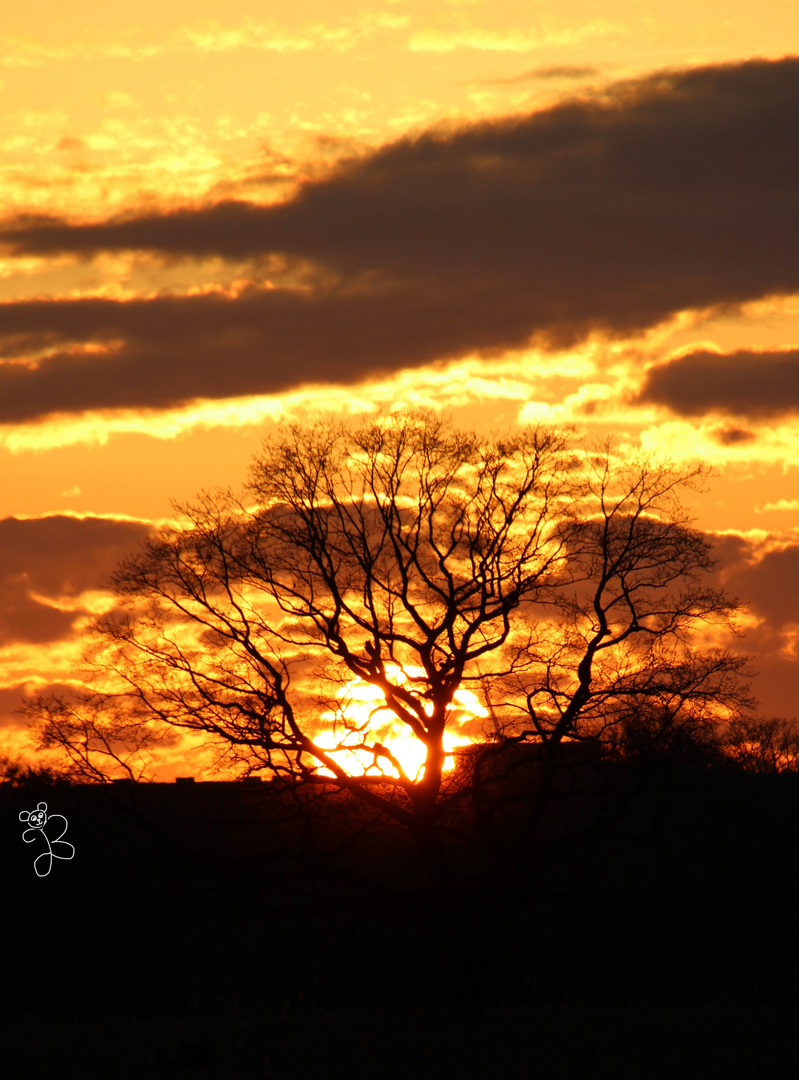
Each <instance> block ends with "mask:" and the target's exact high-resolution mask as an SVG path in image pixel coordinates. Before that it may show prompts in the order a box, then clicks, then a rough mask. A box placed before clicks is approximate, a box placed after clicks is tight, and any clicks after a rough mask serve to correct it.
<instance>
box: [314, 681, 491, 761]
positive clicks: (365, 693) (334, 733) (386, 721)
mask: <svg viewBox="0 0 799 1080" xmlns="http://www.w3.org/2000/svg"><path fill="white" fill-rule="evenodd" d="M386 673H387V674H388V676H389V677H390V678H391V679H392V681H394V682H397V683H403V682H404V683H406V684H409V683H410V681H411V680H412V678H413V677H414V676H417V677H418V676H422V675H424V670H423V669H422V668H413V667H410V668H408V669H406V670H405V672H404V678H403V677H402V676H403V672H402V671H401V670H400V669H399V667H397V666H396V665H394V664H387V665H386ZM336 697H337V699H338V707H337V709H335V710H332V709H331V710H328V711H326V712H323V713H321V719H322V720H324V721H325V722H326V725H325V727H323V728H321V729H320V731H319V733H318V734H317V736H316V738H315V740H314V741H315V742H316V743H317V744H318V745H319V746H321V747H322V748H323V749H325V750H327V751H329V752H330V756H331V757H332V758H333V759H334V760H335V761H336V762H337V763H338V764H339V765H341V766H342V768H344V769H345V770H346V771H347V772H348V773H350V774H351V775H353V776H359V775H367V774H380V773H383V774H385V775H388V776H394V777H397V776H399V773H398V771H397V769H396V768H395V767H393V766H392V765H391V764H390V763H389V762H387V761H385V759H381V758H380V757H379V756H378V755H377V754H375V753H374V752H373V751H370V750H369V749H367V748H366V746H364V745H363V744H364V743H368V744H370V745H373V746H374V745H376V744H381V745H382V746H385V747H386V748H387V749H388V750H389V751H390V752H391V754H392V755H393V756H394V757H395V758H396V759H397V761H398V762H399V763H400V765H401V766H402V768H403V770H404V771H405V774H406V775H407V776H408V777H409V778H410V779H411V780H417V779H418V778H419V777H420V776H421V774H422V772H423V771H424V761H425V753H426V750H425V746H424V744H423V743H422V742H421V741H420V740H419V739H417V738H416V736H415V735H413V734H412V733H411V732H410V731H409V730H408V728H407V727H406V726H405V725H404V724H403V723H402V721H400V720H398V719H397V718H396V717H394V716H393V714H392V711H391V708H390V707H389V706H388V705H386V699H385V697H384V696H383V694H382V692H381V690H380V689H379V687H377V686H371V685H370V684H369V683H365V682H363V681H362V680H360V679H353V680H351V681H350V682H349V683H347V684H346V685H345V686H343V687H342V688H341V689H340V690H339V691H338V693H337V695H336ZM427 711H428V713H429V711H430V709H429V707H428V710H427ZM450 717H451V719H450V725H451V726H448V728H447V730H446V731H445V732H444V749H445V750H446V751H447V756H446V758H445V759H444V770H445V771H447V770H449V769H452V768H453V767H454V765H455V758H454V756H453V753H452V752H453V751H455V750H457V749H458V748H459V747H462V746H468V745H469V744H470V743H472V742H474V741H475V740H479V739H480V737H481V735H482V736H483V737H484V732H483V731H482V726H481V721H483V720H485V719H486V718H487V717H488V710H487V709H486V708H485V707H484V706H483V705H481V704H480V701H479V699H478V697H477V695H476V694H475V693H473V692H472V691H471V690H468V689H466V688H463V687H462V688H460V689H458V690H457V691H456V692H455V695H454V698H453V703H452V707H451V709H450ZM467 731H468V732H469V734H467V733H466V732H467ZM319 774H320V775H322V776H327V775H332V773H331V772H330V770H328V769H320V770H319Z"/></svg>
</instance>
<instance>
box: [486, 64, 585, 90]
mask: <svg viewBox="0 0 799 1080" xmlns="http://www.w3.org/2000/svg"><path fill="white" fill-rule="evenodd" d="M598 74H599V68H595V67H582V66H577V65H575V64H556V65H553V66H552V67H537V68H531V69H530V70H529V71H524V72H522V74H521V75H510V76H507V77H505V78H496V79H475V80H474V83H475V85H479V86H503V85H506V84H507V85H509V84H512V83H521V82H531V81H533V80H536V79H587V78H589V77H590V76H592V75H598Z"/></svg>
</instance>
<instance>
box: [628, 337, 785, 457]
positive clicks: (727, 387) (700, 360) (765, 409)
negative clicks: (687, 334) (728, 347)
mask: <svg viewBox="0 0 799 1080" xmlns="http://www.w3.org/2000/svg"><path fill="white" fill-rule="evenodd" d="M638 400H639V401H640V402H652V403H655V404H658V405H667V406H668V407H669V408H670V409H672V410H673V411H674V412H676V413H679V414H680V415H682V416H702V415H703V414H706V413H713V412H717V413H723V414H731V415H733V416H741V417H747V418H748V419H750V420H758V419H760V420H763V419H767V418H769V417H775V416H782V415H788V414H791V413H797V412H799V352H798V351H796V350H786V351H782V352H751V351H746V350H742V351H740V352H735V353H726V354H719V353H713V352H704V351H697V352H692V353H688V354H686V355H685V356H680V357H678V358H676V359H674V360H670V361H668V362H667V363H665V364H660V365H658V366H657V367H655V368H652V369H651V370H650V371H649V372H647V377H646V383H645V385H644V388H643V390H642V391H641V394H640V395H639V398H638ZM723 441H724V440H723ZM726 441H727V442H734V441H740V440H739V439H735V438H733V439H727V440H726Z"/></svg>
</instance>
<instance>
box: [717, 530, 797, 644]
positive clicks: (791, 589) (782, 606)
mask: <svg viewBox="0 0 799 1080" xmlns="http://www.w3.org/2000/svg"><path fill="white" fill-rule="evenodd" d="M733 580H734V587H735V589H736V591H737V592H738V593H739V594H740V596H741V598H742V599H744V600H747V601H749V602H750V603H751V605H752V611H753V612H754V613H755V614H757V615H760V616H761V617H763V618H764V619H766V621H767V625H768V629H769V630H773V631H777V630H782V629H783V628H785V627H786V626H790V625H799V544H791V545H788V546H786V547H782V548H777V549H775V550H772V551H768V552H766V554H765V555H763V557H762V558H761V559H759V561H757V562H755V563H752V564H748V565H745V566H743V567H741V568H740V569H739V570H738V571H737V572H736V574H735V577H734V579H733Z"/></svg>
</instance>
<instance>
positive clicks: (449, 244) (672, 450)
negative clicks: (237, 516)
mask: <svg viewBox="0 0 799 1080" xmlns="http://www.w3.org/2000/svg"><path fill="white" fill-rule="evenodd" d="M0 33H1V34H2V37H3V42H2V52H1V53H0V110H1V111H2V120H3V124H2V133H3V134H2V138H0V185H1V187H2V194H3V198H2V202H0V476H2V483H0V552H2V559H0V574H2V576H3V578H4V581H3V587H2V591H1V592H0V724H2V727H0V738H3V739H5V741H6V742H7V744H8V746H9V747H11V748H16V747H17V746H19V745H20V740H21V737H22V731H21V729H20V728H19V725H18V722H17V721H16V720H15V719H14V717H13V714H12V710H13V708H14V707H15V706H16V705H17V704H18V703H19V701H20V699H21V696H22V694H23V693H24V692H25V691H30V690H32V689H36V688H39V689H41V688H44V687H46V686H47V685H53V684H59V683H63V682H65V681H69V680H70V679H73V678H74V677H75V672H76V670H77V668H76V664H77V663H78V658H79V656H80V649H81V645H82V633H83V630H84V629H85V627H86V625H87V623H88V620H89V618H90V616H91V614H92V613H93V612H96V611H98V610H101V609H102V607H103V605H104V604H105V603H107V597H106V594H105V593H104V592H103V588H102V586H103V582H104V581H105V580H106V578H107V576H108V574H109V573H110V570H111V569H112V568H113V566H114V564H115V562H116V560H117V559H118V558H119V557H120V556H121V555H122V554H123V553H124V552H125V551H126V550H129V549H130V547H131V545H133V544H135V543H136V541H137V539H138V538H139V537H140V536H143V535H144V534H145V533H146V531H147V529H148V528H150V527H151V526H152V524H153V523H156V522H158V521H159V520H163V519H165V518H166V517H167V516H168V515H169V513H170V499H171V498H173V497H174V498H177V499H187V498H189V497H191V496H192V495H193V494H194V493H195V492H196V491H197V490H198V489H199V488H201V487H213V486H215V485H226V484H231V485H236V484H238V483H239V482H240V481H241V480H242V479H243V477H244V472H245V469H246V466H247V463H248V461H249V459H250V457H251V456H252V454H253V453H254V452H256V451H257V449H258V447H259V444H260V441H261V439H262V437H263V435H264V434H265V432H266V431H267V430H269V428H270V425H272V424H273V423H274V422H275V420H276V419H279V418H281V417H293V418H299V419H302V418H306V417H310V416H314V415H317V414H318V413H319V411H320V410H322V409H329V410H333V411H337V412H347V411H357V410H359V409H362V408H364V407H365V408H376V407H381V406H387V405H388V406H391V405H395V404H399V403H403V402H407V403H425V404H430V403H432V404H435V405H437V406H441V407H444V408H446V409H448V410H449V411H450V412H451V413H452V414H453V415H454V417H455V419H456V420H457V421H458V422H460V423H463V424H468V425H478V426H485V427H487V428H496V427H501V426H505V425H512V424H514V423H517V422H530V421H533V422H535V421H539V420H540V421H544V422H546V423H556V424H560V423H570V422H576V423H578V425H579V426H580V428H581V430H583V431H584V432H585V433H586V437H589V438H590V437H594V436H596V435H605V434H608V433H613V434H615V435H616V436H617V437H618V439H619V440H620V442H621V445H622V446H623V447H632V448H639V447H640V448H643V449H645V450H649V451H652V452H655V453H667V454H669V455H671V457H672V458H673V459H675V460H676V461H678V462H680V463H685V464H689V463H691V462H694V461H696V460H703V461H706V462H708V463H710V464H712V465H713V466H714V467H715V468H716V472H717V475H716V478H715V479H714V481H713V482H712V485H711V488H710V491H709V493H708V494H707V495H705V496H703V497H702V498H701V499H699V500H697V501H696V503H695V505H694V506H693V511H694V513H695V514H696V515H697V519H698V524H699V525H700V527H702V528H704V529H706V530H708V531H710V532H713V533H715V534H717V535H718V540H719V552H720V554H721V555H722V557H723V559H724V574H725V580H726V582H727V584H728V586H729V588H730V591H732V592H734V593H736V594H738V595H739V596H740V597H741V598H742V599H744V600H746V601H748V602H750V604H751V609H750V617H749V623H750V626H751V630H750V633H749V637H748V639H747V641H746V642H745V648H746V649H748V651H750V652H752V653H754V654H755V656H756V665H757V666H758V667H759V668H760V670H761V675H760V676H759V678H758V679H757V680H756V683H755V692H756V694H757V696H758V697H760V698H761V699H762V701H763V703H764V711H766V712H768V713H780V714H787V715H794V714H795V712H796V709H795V705H794V701H795V699H796V691H797V678H796V673H795V670H796V663H795V661H796V643H797V640H799V607H797V601H796V600H795V597H796V596H797V595H799V589H798V588H797V587H799V483H797V463H799V427H798V426H797V412H799V264H797V261H796V250H797V239H799V211H797V204H796V191H797V189H798V188H799V163H798V162H797V157H796V146H797V136H799V131H797V127H799V60H796V59H792V58H791V56H790V55H786V50H787V51H788V53H790V49H791V46H792V44H793V43H797V42H799V9H797V7H796V6H795V5H793V4H785V3H783V2H781V0H780V2H777V0H767V2H764V3H760V4H758V5H754V6H753V5H752V4H750V3H744V2H738V3H730V2H729V0H725V2H724V3H721V2H715V0H714V2H708V0H700V2H699V3H691V4H690V5H689V4H684V5H681V4H679V3H674V2H671V0H670V2H668V3H666V2H665V0H663V2H658V3H647V2H642V3H637V4H635V5H631V4H629V3H621V2H619V3H615V4H613V3H610V4H609V3H604V2H603V3H602V4H598V3H591V2H584V3H579V2H576V3H572V4H569V5H563V4H555V3H547V2H545V3H539V4H536V5H530V4H523V5H519V4H516V3H510V2H497V0H492V2H491V3H481V2H478V0H466V2H459V0H446V2H445V0H425V2H424V3H415V4H410V3H405V2H403V0H396V2H390V3H383V4H375V5H367V6H363V5H361V4H359V3H347V4H342V3H340V2H337V3H335V4H333V3H326V4H320V3H318V2H314V3H311V2H306V3H295V4H292V5H277V4H269V3H266V4H265V3H258V4H255V3H252V2H251V0H249V2H248V0H238V2H236V0H233V2H226V3H225V4H224V5H222V4H219V3H216V2H211V0H200V2H196V0H193V2H192V3H191V4H189V3H183V2H180V3H178V2H175V0H166V2H164V0H161V2H159V3H158V4H156V3H151V2H146V3H139V4H137V5H136V6H135V8H129V7H126V6H124V5H100V4H93V3H92V4H90V3H87V2H83V3H78V2H75V0H60V2H59V3H58V4H55V3H42V2H39V0H26V2H25V3H24V4H23V3H22V2H21V0H6V2H5V3H4V5H3V19H2V28H1V30H0ZM797 51H799V49H798V50H797ZM752 61H757V62H752ZM666 69H668V71H669V72H670V74H668V75H664V74H663V72H664V71H665V70H666Z"/></svg>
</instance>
